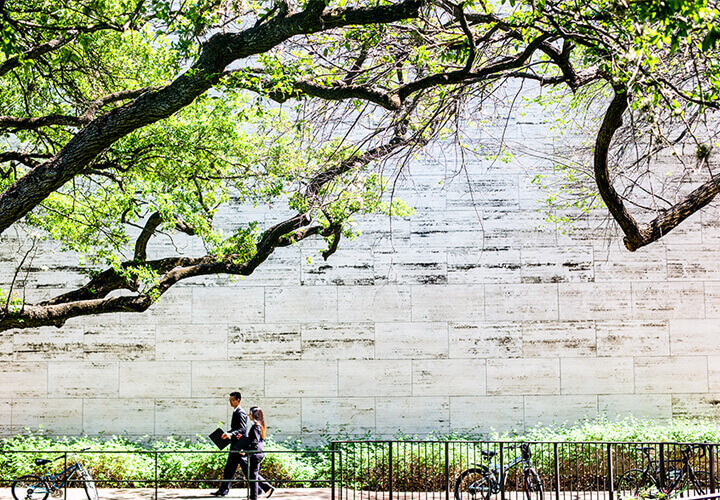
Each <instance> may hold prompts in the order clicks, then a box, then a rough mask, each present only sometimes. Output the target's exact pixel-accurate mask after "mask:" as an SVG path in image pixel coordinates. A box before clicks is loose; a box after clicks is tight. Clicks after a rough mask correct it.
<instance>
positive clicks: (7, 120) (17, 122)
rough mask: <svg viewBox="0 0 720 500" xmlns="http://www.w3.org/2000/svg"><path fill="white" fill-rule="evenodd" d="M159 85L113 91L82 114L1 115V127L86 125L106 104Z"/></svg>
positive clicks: (137, 95) (35, 128) (24, 128)
mask: <svg viewBox="0 0 720 500" xmlns="http://www.w3.org/2000/svg"><path fill="white" fill-rule="evenodd" d="M158 88H159V87H146V88H142V89H132V90H122V91H119V92H113V93H112V94H108V95H106V96H103V97H101V98H100V99H97V100H96V101H94V102H93V103H92V104H91V105H90V106H88V108H87V109H86V110H85V111H84V112H83V114H82V115H80V116H70V115H60V114H51V115H47V116H38V117H28V118H20V117H15V116H0V128H14V129H17V130H37V129H39V128H42V127H48V126H51V125H65V126H70V127H84V126H85V125H87V124H88V123H90V122H91V121H92V120H93V119H94V118H95V115H96V114H97V112H98V111H100V108H102V107H103V106H105V105H106V104H110V103H113V102H117V101H124V100H127V99H135V98H136V97H139V96H141V95H142V94H144V93H145V92H149V91H152V90H157V89H158Z"/></svg>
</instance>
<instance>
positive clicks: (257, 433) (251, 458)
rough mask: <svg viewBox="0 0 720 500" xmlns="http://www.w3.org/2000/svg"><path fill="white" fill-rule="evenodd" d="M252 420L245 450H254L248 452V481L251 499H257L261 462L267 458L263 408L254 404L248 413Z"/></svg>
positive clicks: (270, 492)
mask: <svg viewBox="0 0 720 500" xmlns="http://www.w3.org/2000/svg"><path fill="white" fill-rule="evenodd" d="M248 417H250V420H252V427H250V431H249V432H248V435H247V442H246V443H245V446H244V448H245V450H247V451H250V452H254V453H248V481H250V500H257V497H258V493H259V490H260V483H259V482H258V477H259V476H260V462H262V461H263V459H264V458H265V453H263V451H265V447H264V446H263V441H264V440H265V416H264V415H263V411H262V409H261V408H259V407H257V406H253V407H252V408H250V413H249V414H248ZM273 490H274V488H273V489H270V490H269V491H268V492H267V496H268V497H269V496H270V495H272V494H273Z"/></svg>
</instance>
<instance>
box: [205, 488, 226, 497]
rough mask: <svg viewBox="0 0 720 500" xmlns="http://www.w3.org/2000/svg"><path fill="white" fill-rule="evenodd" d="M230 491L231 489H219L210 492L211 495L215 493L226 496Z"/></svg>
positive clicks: (215, 494)
mask: <svg viewBox="0 0 720 500" xmlns="http://www.w3.org/2000/svg"><path fill="white" fill-rule="evenodd" d="M228 493H230V490H217V491H213V492H212V493H210V494H211V495H214V496H216V497H224V496H227V494H228Z"/></svg>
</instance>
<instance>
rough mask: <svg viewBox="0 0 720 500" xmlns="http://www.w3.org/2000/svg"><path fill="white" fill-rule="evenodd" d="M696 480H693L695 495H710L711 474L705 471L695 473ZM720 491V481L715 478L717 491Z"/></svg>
mask: <svg viewBox="0 0 720 500" xmlns="http://www.w3.org/2000/svg"><path fill="white" fill-rule="evenodd" d="M693 475H694V478H691V479H690V480H691V482H692V487H691V488H692V490H693V492H691V493H692V494H694V495H707V494H709V493H710V473H709V472H708V471H705V470H696V471H693ZM719 489H720V480H719V479H718V477H717V476H716V477H715V491H716V492H717V491H718V490H719Z"/></svg>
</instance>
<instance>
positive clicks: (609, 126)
mask: <svg viewBox="0 0 720 500" xmlns="http://www.w3.org/2000/svg"><path fill="white" fill-rule="evenodd" d="M627 99H628V98H627V93H626V92H625V89H615V97H614V98H613V100H612V102H611V103H610V105H609V106H608V109H607V110H606V111H605V117H604V118H603V121H602V124H601V125H600V130H599V131H598V134H597V138H596V140H595V156H594V159H593V164H594V170H595V183H596V184H597V186H598V190H599V191H600V196H601V197H602V199H603V201H604V202H605V205H606V206H607V207H608V210H609V211H610V214H612V216H613V218H614V219H615V220H616V221H617V223H618V224H619V225H620V228H621V229H622V230H623V232H624V233H625V235H626V236H625V245H626V246H628V248H630V246H631V245H629V244H628V242H629V241H631V242H632V241H637V240H638V239H639V238H640V234H639V230H638V225H637V222H635V219H634V218H633V216H632V215H630V212H628V210H627V208H626V207H625V204H624V203H623V200H622V197H621V196H620V195H619V194H618V192H617V191H616V190H615V187H614V186H613V184H612V180H611V179H610V171H609V168H608V155H609V152H610V143H611V142H612V138H613V136H614V135H615V132H616V131H617V130H618V129H619V128H620V127H621V126H622V115H623V113H624V112H625V110H626V109H627V106H628V101H627Z"/></svg>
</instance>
